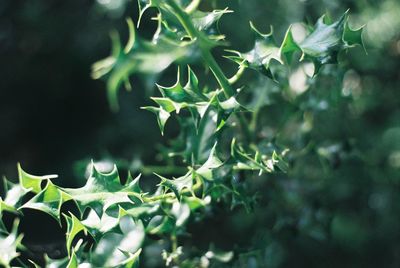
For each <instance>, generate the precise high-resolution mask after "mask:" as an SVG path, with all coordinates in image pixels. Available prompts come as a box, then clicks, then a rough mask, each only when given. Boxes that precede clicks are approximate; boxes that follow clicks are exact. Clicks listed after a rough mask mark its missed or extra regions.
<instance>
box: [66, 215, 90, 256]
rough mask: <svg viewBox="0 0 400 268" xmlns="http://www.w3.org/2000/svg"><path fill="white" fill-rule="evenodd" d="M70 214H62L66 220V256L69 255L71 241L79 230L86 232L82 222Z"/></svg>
mask: <svg viewBox="0 0 400 268" xmlns="http://www.w3.org/2000/svg"><path fill="white" fill-rule="evenodd" d="M70 215H71V216H68V215H65V214H64V217H65V220H66V221H67V234H66V238H67V240H66V246H67V251H68V256H71V247H72V242H73V240H74V238H75V237H76V235H77V234H78V233H80V232H81V231H83V232H84V233H85V234H87V229H86V227H85V226H84V225H83V224H82V222H81V221H80V220H79V219H78V218H77V217H75V215H73V214H72V213H70Z"/></svg>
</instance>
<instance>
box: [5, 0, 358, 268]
mask: <svg viewBox="0 0 400 268" xmlns="http://www.w3.org/2000/svg"><path fill="white" fill-rule="evenodd" d="M200 2H201V1H199V0H193V1H191V2H188V1H185V0H163V1H161V0H138V5H139V13H140V14H139V18H138V20H137V21H136V22H133V20H132V19H131V18H127V19H126V22H127V29H128V30H129V38H128V40H127V41H126V43H125V42H124V44H123V43H122V42H121V39H120V37H119V34H118V32H116V31H113V32H112V34H111V38H112V51H111V55H110V56H108V57H107V58H105V59H103V60H100V61H98V62H96V63H94V64H93V68H92V77H93V78H94V79H103V80H105V81H106V87H107V92H108V98H109V102H110V106H111V108H112V109H113V110H115V111H117V110H118V108H119V105H118V93H119V90H120V89H121V88H122V87H125V88H126V89H128V90H130V89H131V88H134V89H135V90H140V88H139V87H138V86H135V85H133V86H131V84H130V78H131V77H132V76H137V77H140V79H143V80H146V79H148V80H152V79H153V80H156V81H161V77H162V75H163V74H164V73H166V72H171V71H173V72H176V81H175V82H173V83H172V85H171V84H164V85H161V84H159V83H156V84H155V87H154V88H155V91H154V96H152V97H150V99H149V105H148V106H145V107H142V109H143V110H142V111H141V112H142V113H147V112H150V113H152V114H154V116H155V119H156V120H157V124H158V126H159V129H160V132H161V135H164V136H165V139H166V142H164V143H163V145H162V146H159V147H158V148H159V153H160V156H161V159H160V160H159V161H160V162H161V163H164V164H165V169H164V170H165V171H167V170H168V169H169V168H170V167H171V166H173V167H177V169H176V170H178V171H179V172H176V174H173V175H174V176H173V177H172V176H171V174H170V173H168V172H165V173H164V172H163V171H164V170H163V168H158V169H157V170H151V168H150V170H149V171H150V172H153V175H152V176H154V178H156V179H157V180H158V184H157V185H154V187H153V188H152V190H151V191H145V190H143V189H142V186H141V174H139V173H138V172H137V170H138V169H136V170H131V171H132V172H131V173H132V175H131V174H128V175H127V176H121V175H120V174H119V172H118V167H117V166H116V165H114V167H113V168H112V170H109V171H107V172H105V171H102V170H101V169H100V168H99V167H97V166H96V163H95V162H91V163H90V164H89V169H90V172H89V173H90V174H89V175H88V177H87V181H86V183H85V185H84V186H82V187H80V188H65V187H61V186H58V185H57V180H56V179H55V178H56V177H57V176H55V175H47V176H34V175H31V174H29V173H28V172H26V171H24V170H23V169H22V167H21V166H20V165H18V174H19V182H18V183H16V184H14V183H12V182H11V181H8V180H5V181H4V184H5V186H6V187H5V188H6V193H5V195H4V196H3V197H2V198H1V199H0V215H3V214H4V212H7V213H11V214H14V215H15V218H16V219H19V218H23V217H24V216H23V214H24V212H25V211H27V210H31V209H33V210H39V211H41V212H44V213H46V214H48V215H50V216H51V217H53V218H54V219H55V220H56V221H57V222H58V223H59V224H60V228H61V227H63V228H65V230H66V240H65V247H66V251H67V256H66V257H65V258H64V259H57V260H54V259H50V258H48V257H46V258H45V259H46V263H45V264H35V261H34V260H31V261H26V259H23V258H21V254H22V253H24V252H25V251H29V248H27V247H24V246H23V244H22V243H21V240H22V234H19V232H18V220H16V221H15V223H14V227H13V228H12V230H11V231H10V230H8V228H6V226H5V224H3V222H2V221H0V263H1V264H2V265H3V266H5V267H11V266H14V265H20V266H26V267H30V266H32V265H34V266H36V267H39V265H45V266H46V267H68V268H72V267H139V266H140V267H151V263H152V260H151V258H150V259H149V257H148V256H151V252H152V251H156V252H158V254H157V255H156V256H158V257H157V258H159V260H160V261H159V262H158V263H160V262H161V263H163V265H164V266H167V267H247V266H246V265H247V264H246V263H247V262H246V261H245V259H246V258H248V257H249V256H251V254H252V253H251V252H253V251H251V249H249V250H248V251H246V249H243V248H237V247H235V246H234V245H232V247H231V248H226V247H225V248H224V249H221V248H218V247H217V246H216V245H215V244H214V243H213V241H208V246H206V247H204V246H203V247H196V243H195V242H193V241H191V239H190V237H191V225H199V224H201V223H202V222H203V221H207V219H209V218H210V217H217V215H216V211H221V210H222V211H224V213H246V214H250V215H251V214H252V213H256V212H255V211H257V210H260V209H262V206H261V204H262V202H261V203H260V200H263V199H267V201H268V198H272V197H271V195H269V196H265V195H264V192H262V191H257V188H258V187H259V185H261V184H262V183H263V181H266V182H268V183H270V184H271V185H272V184H274V183H278V182H276V181H279V179H280V177H282V176H285V173H287V172H290V169H291V165H290V163H291V162H292V161H294V159H296V158H297V157H301V152H299V151H298V150H296V146H294V148H291V147H289V146H285V144H282V143H279V142H277V137H278V136H279V133H278V132H277V131H276V127H275V126H274V125H271V126H269V125H268V124H266V122H269V121H268V120H266V119H265V118H268V117H269V112H268V104H269V103H270V102H271V101H272V99H273V98H277V96H280V98H281V99H283V101H282V103H283V104H282V105H288V106H290V105H296V102H294V101H293V99H294V98H295V97H294V96H293V94H294V93H293V92H291V91H290V90H289V85H290V81H289V80H290V77H291V74H292V73H293V72H294V71H293V70H295V69H296V68H298V69H299V70H305V71H304V77H305V84H306V86H307V87H314V88H312V90H315V91H317V90H318V88H317V85H318V82H317V81H318V79H319V77H320V76H322V77H323V76H324V74H323V72H324V70H325V68H327V70H328V69H329V68H334V67H332V64H337V63H338V59H341V58H343V55H345V53H346V52H347V50H348V49H349V48H352V47H354V46H357V45H359V46H363V43H362V29H361V28H360V29H352V28H351V27H350V26H349V22H348V19H349V13H348V12H345V13H344V14H343V15H342V16H341V17H339V18H337V19H336V20H333V19H332V18H330V16H328V15H323V16H322V17H321V18H320V19H318V21H317V22H316V23H315V24H314V25H307V24H298V25H302V29H303V30H304V36H303V37H302V38H298V37H296V34H295V31H294V28H293V27H291V26H289V28H288V29H287V31H286V34H285V35H284V37H283V39H282V41H281V42H280V43H279V42H277V41H276V40H275V37H274V32H273V29H272V27H271V28H270V29H269V30H267V31H264V30H261V29H262V28H264V26H265V25H255V23H252V22H250V24H249V26H248V27H249V29H250V31H251V32H252V33H253V37H254V38H253V39H254V45H253V46H252V47H251V49H248V50H245V51H240V50H239V49H237V48H236V47H235V43H231V42H229V38H228V37H226V36H225V35H224V34H223V33H220V32H219V27H218V24H219V21H220V20H221V18H222V17H225V16H235V14H234V13H233V14H232V11H231V10H229V9H228V8H226V9H215V10H201V8H200V7H202V5H200ZM207 7H209V6H207ZM149 10H152V11H151V12H152V14H153V13H154V14H155V16H154V18H153V19H154V20H155V21H156V22H157V29H156V31H155V32H154V35H153V36H152V38H151V39H150V40H148V39H146V38H144V37H141V36H140V35H139V34H138V32H137V29H136V28H137V27H139V26H140V25H141V23H144V22H143V20H144V19H145V17H146V16H145V15H147V14H146V13H147V12H149ZM221 62H223V63H224V64H225V65H221ZM226 65H229V66H231V70H232V68H233V69H234V70H235V73H233V74H232V73H231V74H230V75H228V74H227V73H229V72H228V71H224V69H223V68H222V67H224V66H226ZM326 65H329V66H326ZM232 66H233V67H232ZM246 76H247V78H246V79H244V77H246ZM242 81H245V84H243V82H242ZM310 90H311V89H310ZM131 94H135V93H134V92H133V93H131ZM303 102H305V101H304V100H303ZM285 103H286V104H285ZM299 109H304V110H307V109H308V108H307V107H303V108H299ZM149 124H151V122H150V123H149ZM169 128H173V131H172V129H169ZM176 128H178V130H177V129H176ZM174 131H175V132H174ZM297 131H298V132H301V130H300V128H297V129H296V128H295V129H293V130H292V132H293V135H295V134H296V133H295V132H297ZM172 132H174V133H178V135H172V134H171V133H172ZM66 203H68V204H71V203H72V204H73V206H75V207H76V209H71V210H65V209H63V208H64V204H66ZM231 235H232V236H234V235H235V234H231ZM243 252H248V254H247V255H246V254H242V253H243ZM256 259H257V261H258V262H259V264H260V266H254V267H265V266H263V260H262V259H260V258H256ZM153 262H154V261H153ZM243 265H244V266H243ZM252 267H253V266H252Z"/></svg>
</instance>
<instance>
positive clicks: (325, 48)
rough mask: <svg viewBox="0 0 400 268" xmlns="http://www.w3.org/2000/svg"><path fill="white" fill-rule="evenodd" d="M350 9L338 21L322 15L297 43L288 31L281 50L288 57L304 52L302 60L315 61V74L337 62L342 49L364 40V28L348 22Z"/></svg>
mask: <svg viewBox="0 0 400 268" xmlns="http://www.w3.org/2000/svg"><path fill="white" fill-rule="evenodd" d="M348 18H349V11H348V10H347V11H346V12H345V13H344V14H343V15H342V16H341V17H340V18H339V19H338V20H337V21H335V22H331V21H330V19H329V18H328V17H327V15H324V16H322V17H320V18H319V19H318V21H317V23H316V24H315V26H314V28H313V30H312V31H311V32H310V33H309V34H308V35H307V36H306V38H305V39H304V40H303V41H301V42H300V43H296V42H295V41H294V39H293V36H292V34H291V32H290V29H289V30H288V32H287V33H286V36H285V39H284V41H283V44H282V48H281V52H282V53H283V54H285V55H286V56H287V57H288V58H289V57H291V54H292V53H293V52H295V51H296V50H298V49H299V50H300V51H301V53H302V57H301V60H303V59H308V60H311V61H312V62H313V63H314V67H315V68H314V69H315V70H314V75H315V74H317V73H318V72H319V70H320V68H321V66H323V65H325V64H330V63H337V55H338V53H339V52H340V51H342V50H346V49H348V48H351V47H354V46H356V45H360V46H362V47H364V44H363V41H362V28H363V27H361V28H359V29H356V30H353V29H351V28H350V26H349V23H348Z"/></svg>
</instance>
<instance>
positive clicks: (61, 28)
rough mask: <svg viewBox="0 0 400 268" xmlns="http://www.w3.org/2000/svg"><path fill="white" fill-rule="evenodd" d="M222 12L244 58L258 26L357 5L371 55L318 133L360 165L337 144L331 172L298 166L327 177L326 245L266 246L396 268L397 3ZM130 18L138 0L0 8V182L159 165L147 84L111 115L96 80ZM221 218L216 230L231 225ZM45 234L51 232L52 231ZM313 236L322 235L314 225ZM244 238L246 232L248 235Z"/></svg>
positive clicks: (329, 262) (353, 65)
mask: <svg viewBox="0 0 400 268" xmlns="http://www.w3.org/2000/svg"><path fill="white" fill-rule="evenodd" d="M205 2H207V3H208V2H212V1H205ZM118 4H120V5H118ZM218 6H219V7H225V6H229V7H230V8H231V9H233V10H234V11H235V12H237V14H236V16H235V18H234V19H230V18H229V16H228V17H227V18H226V19H223V20H222V21H221V25H220V27H221V31H222V32H223V33H225V34H226V35H227V36H228V39H229V41H230V42H231V43H232V44H234V47H235V48H238V49H241V50H246V49H249V48H250V47H251V41H248V40H251V37H250V36H251V35H250V32H249V30H248V24H247V22H248V21H249V20H253V21H254V22H255V24H256V25H261V28H262V29H264V30H265V29H268V25H269V24H272V25H273V26H274V27H275V32H276V36H277V39H278V40H279V41H280V40H282V37H283V34H284V31H285V30H286V29H287V26H288V25H289V24H290V23H293V22H299V21H312V22H314V21H315V20H316V19H317V18H318V17H319V16H320V15H321V14H323V13H324V12H325V11H328V12H329V13H330V14H332V16H333V17H334V18H336V17H338V16H339V15H340V14H342V13H343V12H344V11H345V10H347V9H348V8H351V14H352V22H354V23H355V25H356V26H360V25H361V24H363V23H367V27H366V30H365V33H364V39H365V42H366V46H367V51H368V55H365V53H364V52H363V51H362V49H355V50H354V51H353V52H351V53H349V54H348V60H347V63H346V66H345V67H346V68H348V69H352V70H353V71H354V72H356V73H357V77H358V79H359V81H360V83H361V85H362V90H361V91H360V90H359V89H357V88H356V89H355V90H353V91H351V92H350V93H348V95H347V96H346V101H338V103H337V105H336V106H335V108H336V110H333V111H331V112H330V113H325V114H324V113H321V114H320V115H319V117H317V118H316V119H315V129H316V130H315V131H314V132H313V133H312V138H313V139H315V140H316V143H319V142H321V144H322V143H323V141H325V140H326V141H328V143H327V144H326V148H331V147H329V145H330V144H333V142H332V143H329V142H330V141H335V142H338V144H339V145H340V146H342V147H343V146H344V147H345V146H347V145H348V144H351V145H354V144H356V145H354V146H355V147H354V148H355V149H354V150H355V151H357V154H358V155H359V156H360V155H361V157H357V159H356V160H355V159H354V158H352V157H347V155H346V150H344V151H340V150H339V151H335V150H333V149H332V148H331V149H332V150H333V152H331V153H330V154H329V156H328V157H327V163H328V166H329V167H330V168H332V170H331V171H330V172H328V173H324V172H322V171H321V169H320V168H318V169H317V168H315V169H313V164H312V163H311V161H310V163H311V164H310V166H308V163H307V162H306V160H307V159H306V160H304V162H302V164H304V165H303V166H301V165H300V166H299V165H295V166H294V169H293V171H292V173H291V174H290V175H291V176H292V179H293V180H294V181H297V182H300V184H301V185H302V187H305V188H307V187H311V186H312V185H313V184H312V182H311V181H312V180H314V179H321V180H322V181H323V182H322V183H321V184H319V187H317V188H318V189H317V190H315V191H310V192H311V193H313V195H312V196H307V200H311V201H310V202H311V203H313V202H314V203H315V204H316V206H321V207H324V208H326V209H328V210H329V211H330V213H332V221H331V222H332V224H331V227H330V228H331V229H330V230H329V231H328V233H329V235H328V238H326V240H318V239H315V238H313V236H307V235H305V237H303V236H301V235H299V236H295V237H296V238H294V239H292V238H291V237H294V235H293V233H292V231H293V232H295V233H296V235H297V232H300V233H301V232H302V230H286V231H285V232H284V233H283V234H282V233H280V234H274V235H277V237H273V235H272V238H271V237H268V238H265V239H266V240H265V241H267V240H268V241H270V240H271V241H273V243H272V244H273V245H275V244H274V243H278V244H277V245H278V246H277V248H278V249H276V248H275V250H276V251H277V252H278V253H277V254H278V255H279V254H283V253H281V252H282V251H284V252H285V253H284V255H285V256H286V257H288V258H287V259H288V260H287V261H286V265H287V266H288V267H290V265H292V267H293V265H294V266H301V265H304V266H305V267H306V266H307V267H310V265H311V266H312V267H318V266H319V265H321V264H322V266H323V267H328V266H331V267H338V266H337V265H339V266H342V267H343V265H344V267H355V266H357V267H366V266H369V267H399V265H400V243H399V241H400V227H399V226H400V225H399V223H400V172H399V170H400V93H399V89H400V34H399V32H400V16H399V15H398V14H400V4H399V3H398V1H396V0H386V1H372V0H336V1H335V0H329V1H328V0H326V1H316V0H315V1H311V0H310V1H297V0H285V1H277V0H275V1H262V0H259V1H256V0H254V1H250V0H249V1H247V0H246V1H239V0H236V1H219V2H218ZM204 7H207V4H205V5H204ZM125 16H132V17H133V19H134V20H136V18H137V7H136V4H135V3H133V2H128V1H124V0H120V1H115V0H114V1H113V0H111V1H106V0H104V1H98V2H94V1H84V0H82V1H44V0H41V1H38V0H27V1H1V2H0V63H1V64H0V174H1V175H4V176H6V177H7V178H9V179H11V180H15V179H16V177H17V176H16V173H17V172H16V170H17V169H16V164H17V162H20V163H21V164H22V167H23V168H24V169H25V170H27V171H29V172H30V173H33V174H38V175H40V174H53V173H56V174H59V176H60V179H59V181H58V183H59V184H61V185H68V186H73V185H77V184H80V183H81V182H82V181H83V180H84V176H83V173H82V170H84V167H85V165H86V164H87V163H88V162H89V161H90V159H95V160H97V161H100V160H104V159H126V160H127V161H132V160H134V159H139V158H140V159H141V160H142V161H143V162H146V163H150V164H151V163H153V162H155V155H156V149H155V144H157V143H159V142H160V141H161V142H162V140H161V137H160V134H159V130H158V127H157V124H156V121H155V118H154V117H153V115H152V114H150V113H148V112H146V111H143V110H140V109H139V107H140V106H143V105H145V104H146V102H147V100H146V91H145V90H144V85H143V83H142V82H141V81H140V79H137V77H136V78H135V77H134V78H132V79H131V82H132V84H133V86H134V90H133V91H132V92H130V93H127V92H125V91H121V92H120V106H121V110H120V111H119V112H118V113H112V112H111V111H110V108H109V106H108V102H107V99H106V91H105V83H104V81H99V80H92V79H91V78H90V67H91V64H92V63H94V62H95V61H97V60H99V59H102V58H104V57H106V56H107V55H109V50H110V40H109V31H110V30H111V29H114V28H116V29H118V30H120V31H121V33H122V37H123V38H126V34H127V33H126V26H125V23H124V19H123V18H124V17H125ZM145 21H146V20H145ZM232 25H234V26H235V27H232ZM152 29H154V25H152V24H151V23H147V24H146V23H145V24H144V25H143V27H142V28H141V29H140V30H139V31H140V33H141V34H142V35H144V36H151V30H152ZM339 90H340V89H339ZM346 94H347V93H346ZM350 102H351V103H350ZM272 109H274V107H272ZM342 147H341V148H342ZM332 150H331V151H332ZM328 151H329V150H328ZM321 185H322V186H321ZM313 189H314V188H313ZM284 194H287V193H283V194H282V195H284ZM285 200H286V199H285ZM314 203H313V204H314ZM32 213H33V212H32ZM260 213H261V212H260ZM301 215H303V216H304V215H305V214H304V212H301ZM31 216H32V215H31ZM36 216H37V215H36ZM29 217H30V216H29V215H28V216H27V218H28V220H27V221H28V222H25V223H23V226H22V229H24V228H27V227H24V224H25V225H29ZM34 217H35V215H33V216H32V219H34ZM227 217H228V216H227ZM220 219H225V218H223V217H222V216H221V218H220ZM220 219H218V218H217V219H215V220H214V221H215V222H214V221H213V222H212V224H217V225H221V226H222V225H223V224H224V223H223V222H221V221H220ZM32 221H33V222H34V223H35V221H34V220H32ZM50 221H51V220H49V222H50ZM45 222H46V220H44V221H43V222H42V225H37V224H36V223H35V224H33V226H31V227H30V228H36V229H35V234H32V235H31V237H29V235H28V238H27V239H30V241H31V242H32V241H33V242H32V243H39V244H40V243H41V242H42V243H43V241H44V240H47V241H53V240H54V239H53V238H54V237H53V238H51V237H46V239H43V237H44V236H43V234H44V233H46V231H47V233H52V232H53V233H54V234H55V235H54V236H57V237H63V233H62V232H61V230H58V229H57V226H53V225H52V224H51V222H50V223H45ZM46 224H48V225H46ZM34 226H36V227H34ZM44 226H50V227H48V228H52V229H46V230H45V229H44ZM51 226H52V227H51ZM309 228H311V229H312V230H311V231H313V230H314V229H313V228H315V230H317V228H316V227H315V226H311V227H309ZM57 230H58V231H57ZM232 230H234V228H233V227H232V228H231V229H229V228H227V231H226V232H227V234H226V237H225V239H228V240H226V241H225V242H224V243H227V244H229V243H231V241H230V240H229V238H227V237H229V235H228V233H229V231H232ZM243 230H245V229H243ZM243 230H242V231H243ZM250 231H254V230H252V229H251V228H250V229H248V232H250ZM308 231H309V230H308ZM308 231H307V232H308ZM254 232H255V231H254ZM307 232H305V233H307ZM311 233H312V232H311ZM219 234H221V233H219ZM246 234H247V233H246V231H243V233H242V235H243V237H245V236H246ZM239 235H240V234H239ZM210 236H212V234H210ZM39 240H41V241H39ZM277 241H278V242H277ZM232 243H233V242H232ZM282 248H284V249H285V250H282ZM299 256H300V257H299Z"/></svg>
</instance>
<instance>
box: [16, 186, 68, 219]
mask: <svg viewBox="0 0 400 268" xmlns="http://www.w3.org/2000/svg"><path fill="white" fill-rule="evenodd" d="M68 200H71V196H69V195H68V194H66V193H64V192H62V191H61V190H60V189H59V188H58V187H57V186H55V185H54V184H53V183H52V182H51V181H49V182H48V183H47V185H46V187H45V188H44V189H43V190H42V191H41V192H40V193H38V194H37V195H35V196H34V197H33V198H32V199H30V200H29V201H28V202H27V203H25V204H24V205H23V206H22V207H21V208H29V209H36V210H40V211H43V212H45V213H47V214H49V215H50V216H52V217H53V218H54V219H56V220H57V221H58V222H59V223H60V224H61V222H60V221H61V217H60V210H61V206H62V204H63V203H64V202H66V201H68Z"/></svg>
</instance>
